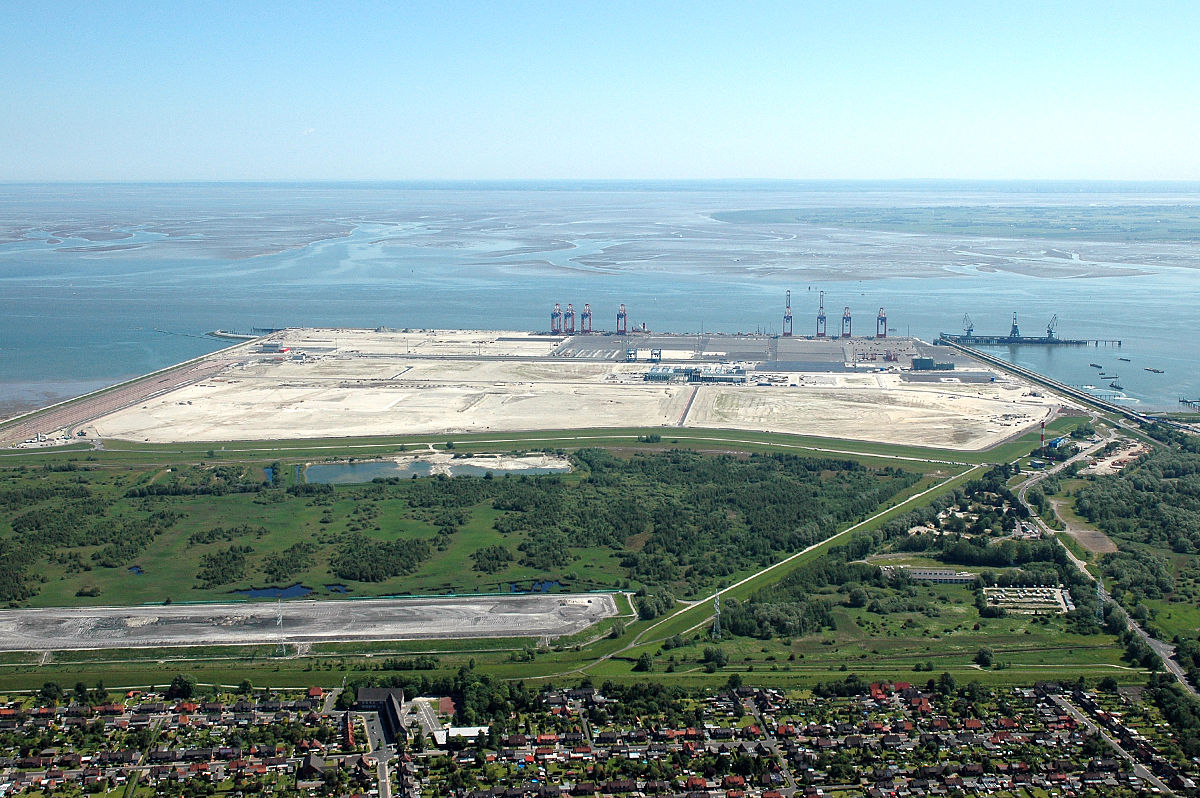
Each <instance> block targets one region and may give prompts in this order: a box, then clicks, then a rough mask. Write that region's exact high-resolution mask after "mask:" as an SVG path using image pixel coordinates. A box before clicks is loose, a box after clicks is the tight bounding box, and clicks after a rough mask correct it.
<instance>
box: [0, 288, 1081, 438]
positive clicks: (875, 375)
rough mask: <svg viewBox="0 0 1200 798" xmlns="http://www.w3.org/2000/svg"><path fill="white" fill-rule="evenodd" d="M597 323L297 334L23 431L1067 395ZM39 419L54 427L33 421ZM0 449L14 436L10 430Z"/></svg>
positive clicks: (240, 429)
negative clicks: (604, 328)
mask: <svg viewBox="0 0 1200 798" xmlns="http://www.w3.org/2000/svg"><path fill="white" fill-rule="evenodd" d="M783 311H784V312H783V334H782V335H764V334H757V333H756V334H750V333H746V334H742V333H737V334H734V333H704V334H666V333H655V332H653V331H652V330H651V329H650V327H649V325H648V324H646V323H644V322H643V323H640V324H633V323H631V318H630V314H629V313H628V311H627V310H626V308H625V306H624V305H621V306H620V307H619V308H618V309H617V312H616V314H615V322H616V324H615V328H614V329H613V330H612V331H609V332H599V331H597V330H596V329H595V328H594V327H593V318H592V310H591V307H590V306H589V305H586V304H585V305H584V309H583V311H582V312H581V313H580V314H579V318H578V324H577V320H576V313H575V309H574V306H573V305H572V304H567V305H566V309H565V310H564V309H563V308H562V305H561V304H556V305H555V306H554V308H553V310H552V311H551V312H550V314H549V316H550V318H549V321H550V325H549V329H548V330H545V331H541V332H517V331H514V332H502V331H501V332H498V331H471V330H413V329H408V330H395V329H384V328H378V329H374V330H369V329H312V328H294V329H284V330H278V331H274V332H271V333H269V334H267V335H264V336H261V337H257V338H254V339H253V340H249V341H246V342H245V343H241V344H238V345H235V346H233V347H230V348H229V349H225V350H222V351H220V352H217V353H215V354H213V355H210V356H208V357H206V358H201V359H200V360H199V361H197V362H193V363H191V364H188V365H187V368H186V370H184V371H182V372H181V376H180V377H179V378H175V377H173V376H172V375H170V374H161V375H159V376H157V377H155V379H154V380H152V381H150V382H148V383H147V385H146V390H145V391H139V384H138V383H136V382H135V383H131V384H130V385H128V386H123V387H122V388H121V389H120V390H119V391H117V392H116V393H115V394H114V393H112V392H110V393H107V394H102V395H100V396H98V397H97V399H96V401H95V402H94V403H90V402H89V400H88V399H87V398H85V399H84V400H81V401H78V402H76V403H74V404H72V405H70V406H68V407H66V408H64V409H62V410H59V411H56V412H54V413H50V414H48V416H46V418H48V419H49V421H39V419H38V418H37V417H34V418H32V419H29V420H28V421H26V422H24V423H23V424H22V426H21V430H22V433H24V434H28V433H29V432H31V431H32V432H34V433H35V434H36V435H46V436H56V435H57V436H60V437H70V438H71V439H72V440H85V439H87V440H97V441H102V440H103V439H125V440H133V441H148V442H172V441H213V442H218V441H226V440H250V439H255V440H259V439H301V438H327V437H339V438H344V437H353V436H368V435H406V434H439V435H440V434H446V435H452V434H455V433H486V432H505V431H509V432H512V431H529V430H539V429H557V430H565V429H595V428H628V427H693V428H721V429H745V430H754V431H764V432H779V433H792V434H804V435H814V436H821V437H829V438H845V439H854V440H863V441H873V442H880V443H891V444H903V445H920V446H932V447H941V448H952V449H965V450H977V449H983V448H987V447H989V446H992V445H995V444H997V443H999V442H1001V441H1003V440H1005V439H1007V438H1009V437H1011V436H1013V435H1016V434H1019V433H1022V432H1024V431H1025V430H1027V429H1030V428H1032V427H1034V426H1036V425H1037V424H1039V423H1041V422H1044V421H1046V420H1048V419H1049V418H1050V417H1052V416H1053V415H1054V414H1055V413H1056V411H1057V410H1059V409H1060V407H1062V406H1063V404H1064V403H1065V402H1068V400H1064V399H1063V398H1061V397H1058V396H1054V395H1051V394H1048V393H1047V392H1045V391H1043V390H1041V389H1039V388H1037V387H1035V386H1032V385H1030V384H1028V383H1026V382H1024V381H1022V380H1020V379H1018V378H1015V377H1012V376H1009V375H1007V374H1005V373H1003V372H1001V371H999V370H995V369H992V368H991V367H989V366H987V365H985V364H982V363H980V362H978V361H977V360H975V359H973V358H972V357H971V356H970V355H968V354H964V353H961V352H958V351H955V350H953V349H951V348H950V347H944V346H937V345H932V344H928V343H925V342H923V341H920V340H918V339H915V338H908V337H894V336H892V335H890V334H889V329H888V323H887V316H886V312H885V311H884V309H882V308H881V309H879V312H878V313H877V314H873V318H872V319H871V321H872V322H873V325H872V326H873V329H872V330H871V331H872V333H873V334H871V335H869V336H859V335H855V334H854V331H853V317H852V315H851V312H850V308H848V307H847V308H845V309H844V310H843V312H842V313H841V315H840V319H839V322H838V324H839V326H835V327H834V328H833V329H830V328H829V321H828V319H827V314H826V311H825V307H824V295H823V294H822V297H821V306H820V309H819V311H818V314H817V315H816V318H815V324H814V325H813V327H812V328H811V330H812V332H811V334H809V335H803V336H802V335H794V334H793V318H792V309H791V298H790V292H789V294H788V296H787V297H786V300H785V305H784V309H783ZM42 427H46V428H44V429H43V428H42ZM6 442H9V443H18V444H19V443H20V441H14V440H11V439H9V440H7V441H6Z"/></svg>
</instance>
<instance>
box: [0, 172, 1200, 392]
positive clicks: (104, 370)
mask: <svg viewBox="0 0 1200 798" xmlns="http://www.w3.org/2000/svg"><path fill="white" fill-rule="evenodd" d="M984 205H986V206H988V207H996V206H1004V207H1011V208H1012V209H1014V212H1016V213H1017V214H1018V215H1019V214H1020V213H1027V214H1028V216H1029V218H1030V220H1031V221H1030V223H1031V224H1033V223H1034V220H1038V219H1040V220H1042V222H1043V223H1044V219H1045V216H1046V211H1045V209H1046V208H1047V207H1050V208H1063V207H1066V208H1081V209H1084V210H1083V211H1082V212H1087V209H1088V208H1096V207H1102V208H1103V209H1104V213H1105V214H1106V216H1107V217H1110V218H1111V217H1113V216H1114V215H1115V216H1117V217H1119V216H1120V214H1121V213H1122V210H1121V209H1122V208H1123V207H1128V208H1136V209H1138V210H1139V213H1142V214H1143V215H1144V210H1145V208H1146V207H1147V206H1155V207H1161V208H1163V209H1164V213H1167V212H1170V213H1173V214H1176V215H1177V216H1179V218H1181V219H1184V220H1187V219H1188V218H1190V217H1189V214H1197V218H1200V210H1198V209H1200V191H1198V190H1197V187H1195V186H1181V185H1167V186H1161V185H1149V186H1131V185H1116V186H1108V185H1097V184H1054V185H1020V184H958V183H952V184H939V183H920V184H831V183H812V184H809V183H719V184H711V183H710V184H704V183H696V184H676V183H611V184H609V183H603V184H595V183H591V184H560V183H554V184H481V185H474V184H453V185H436V184H407V185H406V184H345V185H341V184H294V185H284V184H270V185H259V184H194V185H106V186H96V185H83V186H75V185H15V184H9V185H3V186H0V407H3V406H13V405H20V404H38V403H45V402H49V401H53V400H56V399H61V398H64V397H67V396H72V395H77V394H78V393H82V392H85V391H87V390H91V389H94V388H97V387H100V386H103V385H106V384H111V383H113V382H116V381H119V380H121V379H124V378H128V377H132V376H135V375H137V374H141V373H145V372H147V371H151V370H153V369H156V368H161V367H163V366H166V365H169V364H171V363H174V362H178V361H180V360H183V359H186V358H188V357H194V356H196V355H199V354H202V353H204V352H209V351H213V350H215V349H218V348H220V347H221V346H223V345H225V344H224V343H223V342H221V341H218V340H216V339H212V338H207V337H205V335H204V334H205V333H206V332H208V331H210V330H214V329H218V328H222V329H248V328H250V327H280V326H356V327H373V326H378V325H386V326H389V327H395V328H404V327H440V328H484V329H518V330H520V329H527V330H544V329H546V328H547V327H548V326H549V312H550V308H551V307H552V306H553V303H554V302H561V303H562V304H563V306H564V307H565V306H566V303H567V302H573V303H574V305H575V307H576V309H577V311H578V310H579V309H581V308H582V306H583V304H584V303H585V302H589V303H590V304H591V306H592V309H593V312H594V314H595V317H594V324H595V328H596V329H597V330H602V329H612V327H613V325H614V315H615V312H616V308H617V305H618V304H619V303H622V302H624V303H625V304H626V305H627V306H628V309H629V313H630V320H631V327H633V326H637V325H640V324H641V323H643V322H645V323H646V324H647V326H648V327H649V328H650V329H653V330H656V331H674V332H694V331H700V330H705V331H723V332H737V331H763V332H776V333H777V332H779V331H780V330H781V325H782V311H783V298H784V292H785V290H789V289H790V290H791V292H792V306H793V314H794V318H795V326H794V329H795V333H796V334H797V335H803V334H808V333H810V332H811V328H812V327H813V325H814V316H815V312H816V307H817V302H818V294H819V292H820V291H822V290H823V291H825V292H826V299H825V304H826V311H827V313H828V314H829V318H830V329H831V330H833V328H834V327H835V326H836V325H838V324H839V323H840V319H841V314H842V308H843V307H845V306H849V307H850V308H851V310H852V313H853V317H854V329H855V331H856V332H857V333H859V334H870V333H872V332H874V329H875V316H876V313H877V311H878V310H879V309H880V308H881V307H884V308H886V310H887V317H888V323H889V328H890V330H891V331H892V334H893V335H907V334H911V335H916V336H919V337H922V338H925V339H932V338H934V337H935V336H936V335H937V333H938V332H939V331H942V330H946V331H959V328H960V327H961V319H962V317H963V314H965V313H969V314H970V315H971V317H972V318H973V320H974V322H975V329H976V331H977V332H978V333H996V334H1003V333H1006V332H1007V331H1008V327H1009V325H1010V323H1011V317H1012V313H1013V312H1014V311H1017V312H1018V313H1019V321H1020V324H1021V328H1022V331H1023V332H1025V333H1026V334H1027V335H1028V334H1041V333H1042V332H1043V331H1044V328H1045V325H1046V323H1047V321H1048V320H1049V319H1050V317H1051V316H1053V315H1055V314H1057V316H1058V327H1057V333H1058V334H1059V335H1060V336H1061V337H1069V338H1120V339H1123V341H1124V345H1123V347H1122V348H1121V349H1120V350H1116V349H1104V348H1101V349H1098V350H1097V349H1093V348H1088V349H1074V348H1065V347H1054V348H1046V347H1028V346H1027V347H1019V348H1015V349H1012V350H1011V351H1009V350H1008V349H1005V350H1001V352H1000V353H1001V354H1003V355H1005V356H1008V357H1011V358H1012V359H1014V360H1015V361H1016V362H1018V363H1020V364H1022V365H1025V366H1028V367H1030V368H1034V369H1036V370H1039V371H1043V372H1045V373H1047V374H1049V375H1051V376H1054V377H1056V378H1058V379H1060V380H1062V381H1064V382H1067V383H1070V384H1073V385H1085V384H1094V385H1097V386H1098V388H1100V389H1102V390H1103V391H1104V392H1106V393H1107V392H1108V389H1107V384H1106V383H1107V381H1105V382H1100V381H1098V379H1097V377H1096V370H1095V369H1093V368H1091V367H1090V366H1089V365H1088V364H1089V363H1091V362H1096V363H1101V364H1103V365H1104V367H1105V372H1104V373H1106V374H1117V375H1119V377H1120V382H1121V384H1122V385H1123V386H1124V391H1123V393H1124V394H1125V395H1126V396H1127V401H1129V402H1131V403H1136V404H1138V405H1140V406H1141V407H1143V408H1156V409H1159V408H1162V409H1174V408H1175V407H1176V402H1177V399H1178V398H1180V397H1181V396H1183V397H1188V398H1198V399H1200V369H1197V368H1196V367H1195V365H1194V364H1195V363H1196V361H1197V356H1198V355H1200V344H1198V343H1197V339H1196V336H1195V330H1194V328H1195V326H1196V324H1197V322H1200V310H1197V307H1198V306H1200V255H1198V254H1197V253H1198V252H1200V247H1197V245H1196V242H1195V241H1187V240H1184V241H1166V242H1150V243H1147V242H1141V241H1137V240H1128V241H1124V240H1097V241H1087V240H1079V239H1078V238H1077V237H1076V238H1070V239H1069V240H1067V239H1064V240H1061V241H1060V240H1055V239H1050V238H1046V239H1030V238H999V237H983V236H970V235H957V234H947V233H944V232H942V233H936V234H925V233H920V232H911V231H895V230H893V231H877V230H860V229H852V228H848V227H839V226H837V225H829V224H828V223H827V222H826V223H823V224H822V225H819V226H818V225H806V224H788V223H780V222H770V223H763V224H740V223H739V224H731V223H728V222H722V221H717V220H715V219H713V218H712V214H714V213H719V212H723V211H731V210H748V209H749V210H754V209H760V210H761V209H777V208H798V209H804V208H820V209H824V210H823V214H824V215H825V216H826V217H827V216H828V214H829V213H830V210H829V209H834V210H835V211H836V210H837V209H863V208H874V209H878V208H884V209H886V208H893V207H894V208H911V207H933V208H938V207H945V208H953V209H957V211H956V212H957V213H960V214H965V215H966V216H967V217H969V215H970V211H969V209H970V208H971V207H974V206H984ZM963 209H966V210H965V211H964V210H963ZM848 215H849V214H848ZM1134 238H1135V239H1136V237H1134ZM1084 275H1087V276H1084ZM1118 357H1127V358H1129V360H1130V362H1123V361H1118V360H1117V358H1118ZM1146 368H1158V369H1162V370H1163V371H1164V372H1165V373H1164V374H1154V373H1151V372H1148V371H1145V369H1146Z"/></svg>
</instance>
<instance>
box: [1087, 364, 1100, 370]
mask: <svg viewBox="0 0 1200 798" xmlns="http://www.w3.org/2000/svg"><path fill="white" fill-rule="evenodd" d="M1088 365H1089V366H1091V367H1092V368H1094V369H1102V368H1104V366H1101V365H1100V364H1099V363H1088Z"/></svg>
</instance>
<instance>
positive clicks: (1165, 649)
mask: <svg viewBox="0 0 1200 798" xmlns="http://www.w3.org/2000/svg"><path fill="white" fill-rule="evenodd" d="M1092 420H1093V421H1095V420H1096V417H1095V416H1092ZM1114 437H1116V430H1110V432H1109V434H1108V435H1106V436H1105V437H1104V438H1101V439H1100V440H1099V441H1097V442H1096V443H1094V444H1092V445H1091V446H1089V447H1087V448H1086V449H1081V450H1080V452H1079V454H1077V455H1075V456H1074V457H1071V458H1070V459H1068V460H1064V461H1063V462H1061V463H1059V464H1057V465H1055V466H1053V467H1052V468H1048V469H1046V470H1045V471H1043V472H1041V473H1039V474H1035V475H1033V476H1031V477H1030V478H1029V479H1026V480H1025V481H1024V482H1022V483H1021V486H1020V487H1019V488H1017V499H1019V500H1020V502H1021V504H1022V505H1023V506H1024V507H1025V509H1026V510H1028V511H1029V517H1030V520H1032V521H1033V523H1034V524H1035V525H1036V526H1037V527H1038V529H1039V530H1041V532H1042V535H1043V537H1048V538H1052V539H1054V540H1058V537H1057V536H1056V535H1055V534H1054V531H1053V530H1052V529H1050V527H1048V526H1046V522H1045V521H1043V520H1042V518H1041V516H1039V515H1038V513H1037V510H1036V509H1034V508H1033V506H1032V505H1031V504H1030V503H1029V501H1028V500H1027V499H1026V494H1027V493H1028V492H1029V489H1030V488H1032V487H1033V486H1034V485H1037V484H1038V483H1040V482H1041V481H1042V480H1044V479H1046V478H1047V477H1049V476H1050V475H1051V474H1057V473H1060V472H1061V471H1063V470H1064V469H1065V468H1067V467H1068V466H1069V465H1071V464H1072V463H1075V462H1078V461H1080V460H1082V459H1084V458H1086V457H1090V456H1092V455H1093V454H1094V453H1095V452H1097V451H1099V450H1100V449H1102V448H1104V447H1105V446H1106V445H1108V443H1109V442H1110V441H1112V439H1113V438H1114ZM1059 545H1060V546H1062V548H1063V550H1064V551H1065V552H1066V553H1067V557H1068V558H1070V560H1071V562H1072V563H1074V565H1075V567H1076V568H1077V569H1079V572H1080V573H1081V574H1083V575H1084V576H1085V577H1087V579H1088V581H1090V582H1093V583H1095V584H1096V585H1097V589H1098V592H1099V595H1100V600H1101V601H1103V602H1104V603H1106V604H1108V603H1113V604H1115V603H1116V602H1115V601H1114V600H1113V597H1112V596H1111V595H1109V593H1108V590H1107V589H1106V588H1105V587H1104V582H1103V581H1102V580H1100V579H1097V578H1096V577H1095V576H1093V575H1092V572H1091V571H1089V570H1088V569H1087V564H1086V563H1085V562H1083V561H1082V560H1080V559H1079V558H1078V557H1076V556H1075V555H1074V553H1072V552H1071V550H1070V549H1069V548H1067V547H1066V546H1065V545H1063V544H1062V542H1061V541H1059ZM1126 617H1127V618H1128V623H1129V628H1130V629H1132V630H1133V632H1134V634H1136V635H1137V636H1138V637H1140V638H1142V640H1144V641H1145V643H1146V645H1148V646H1149V647H1150V649H1151V650H1152V651H1153V652H1154V653H1155V654H1157V655H1158V656H1159V657H1160V658H1161V659H1162V661H1163V664H1164V666H1165V667H1166V669H1167V670H1168V671H1169V672H1170V673H1171V675H1173V676H1174V677H1175V678H1176V679H1178V680H1179V683H1180V684H1181V685H1183V688H1184V689H1185V690H1187V691H1188V692H1189V693H1191V694H1192V695H1193V696H1196V697H1197V698H1200V693H1198V692H1197V691H1196V688H1195V687H1193V686H1192V684H1191V682H1189V681H1188V678H1187V674H1186V673H1185V672H1184V670H1183V668H1182V667H1181V666H1180V664H1179V663H1178V662H1177V661H1176V660H1175V659H1174V657H1175V646H1173V645H1171V644H1170V643H1166V642H1163V641H1162V640H1159V639H1157V638H1155V637H1152V636H1151V635H1150V634H1149V633H1148V632H1147V631H1146V630H1145V629H1143V628H1142V627H1141V625H1140V624H1138V623H1137V622H1136V621H1134V620H1133V618H1129V617H1128V615H1127V616H1126Z"/></svg>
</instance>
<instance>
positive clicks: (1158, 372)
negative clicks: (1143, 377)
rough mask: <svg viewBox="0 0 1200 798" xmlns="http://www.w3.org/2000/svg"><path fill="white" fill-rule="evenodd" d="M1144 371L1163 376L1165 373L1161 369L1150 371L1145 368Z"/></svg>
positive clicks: (1150, 369)
mask: <svg viewBox="0 0 1200 798" xmlns="http://www.w3.org/2000/svg"><path fill="white" fill-rule="evenodd" d="M1146 371H1148V372H1150V373H1151V374H1165V373H1166V372H1165V371H1163V370H1162V369H1152V368H1149V367H1147V368H1146Z"/></svg>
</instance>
